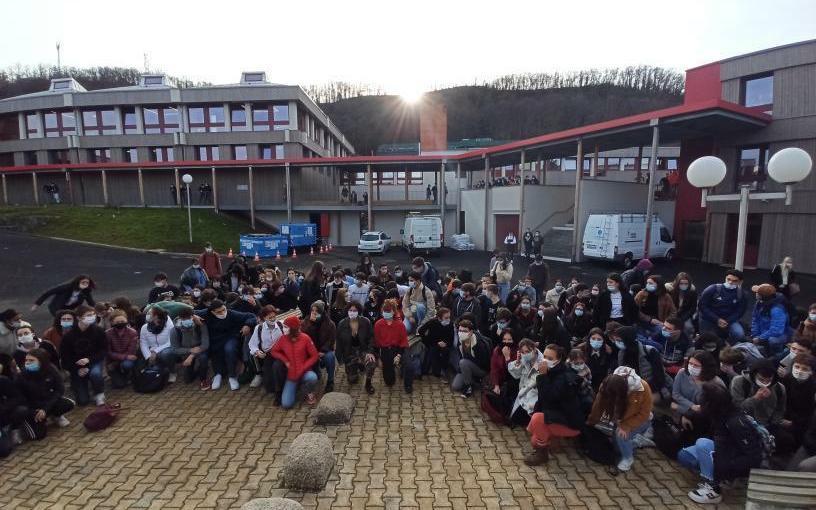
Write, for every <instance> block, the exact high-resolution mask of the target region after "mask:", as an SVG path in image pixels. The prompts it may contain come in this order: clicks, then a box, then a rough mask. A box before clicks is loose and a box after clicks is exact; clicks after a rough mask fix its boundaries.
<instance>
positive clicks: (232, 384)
mask: <svg viewBox="0 0 816 510" xmlns="http://www.w3.org/2000/svg"><path fill="white" fill-rule="evenodd" d="M229 385H230V389H231V390H232V391H235V390H237V389H238V388H240V387H241V385H240V384H238V379H236V378H235V377H230V378H229Z"/></svg>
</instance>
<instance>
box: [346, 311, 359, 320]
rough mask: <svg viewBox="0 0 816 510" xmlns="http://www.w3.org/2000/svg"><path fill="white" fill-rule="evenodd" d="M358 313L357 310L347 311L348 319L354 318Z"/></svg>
mask: <svg viewBox="0 0 816 510" xmlns="http://www.w3.org/2000/svg"><path fill="white" fill-rule="evenodd" d="M359 315H360V313H359V312H358V311H357V310H354V311H349V313H348V317H349V319H352V320H353V319H356V318H357V317H358V316H359Z"/></svg>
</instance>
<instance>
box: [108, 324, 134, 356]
mask: <svg viewBox="0 0 816 510" xmlns="http://www.w3.org/2000/svg"><path fill="white" fill-rule="evenodd" d="M105 337H106V338H107V339H108V359H109V360H111V361H124V360H125V359H127V356H128V354H133V355H137V353H138V350H139V333H138V332H137V331H136V330H135V329H133V328H131V327H130V326H128V327H126V328H125V329H116V328H109V329H108V330H107V331H105Z"/></svg>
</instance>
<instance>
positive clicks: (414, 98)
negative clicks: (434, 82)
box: [399, 85, 425, 104]
mask: <svg viewBox="0 0 816 510" xmlns="http://www.w3.org/2000/svg"><path fill="white" fill-rule="evenodd" d="M424 95H425V91H424V90H422V88H421V86H420V85H406V86H403V87H402V88H401V89H400V90H399V96H400V98H401V99H402V100H403V101H405V102H406V103H408V104H416V103H418V102H419V100H420V99H422V96H424Z"/></svg>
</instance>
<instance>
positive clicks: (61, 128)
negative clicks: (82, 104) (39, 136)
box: [43, 112, 76, 138]
mask: <svg viewBox="0 0 816 510" xmlns="http://www.w3.org/2000/svg"><path fill="white" fill-rule="evenodd" d="M43 118H44V119H45V136H46V137H48V138H57V137H60V136H66V135H72V134H74V133H75V132H76V129H75V128H76V119H75V118H74V112H45V114H44V116H43Z"/></svg>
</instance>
